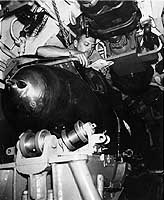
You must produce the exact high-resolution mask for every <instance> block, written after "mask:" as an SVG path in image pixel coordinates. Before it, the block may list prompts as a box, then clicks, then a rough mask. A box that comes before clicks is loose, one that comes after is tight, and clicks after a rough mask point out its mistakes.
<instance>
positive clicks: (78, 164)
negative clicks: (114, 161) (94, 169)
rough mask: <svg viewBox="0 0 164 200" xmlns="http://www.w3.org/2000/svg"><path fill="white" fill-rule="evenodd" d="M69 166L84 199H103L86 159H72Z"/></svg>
mask: <svg viewBox="0 0 164 200" xmlns="http://www.w3.org/2000/svg"><path fill="white" fill-rule="evenodd" d="M69 167H70V169H71V171H72V174H73V176H74V179H75V182H76V183H77V186H78V188H79V191H80V194H81V196H82V199H83V200H102V198H101V197H100V195H99V193H98V191H97V189H96V187H95V185H94V183H93V180H92V177H91V174H90V172H89V169H88V167H87V165H86V160H77V161H71V162H70V163H69Z"/></svg>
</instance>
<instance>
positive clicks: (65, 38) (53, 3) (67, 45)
mask: <svg viewBox="0 0 164 200" xmlns="http://www.w3.org/2000/svg"><path fill="white" fill-rule="evenodd" d="M52 5H53V8H54V11H55V14H56V17H57V20H58V22H59V29H60V30H61V33H62V36H63V38H64V41H65V44H66V47H67V48H68V47H69V43H68V40H67V38H68V37H67V33H66V30H65V28H64V26H63V23H62V21H61V18H60V14H59V11H58V8H57V5H56V2H55V0H52Z"/></svg>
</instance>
